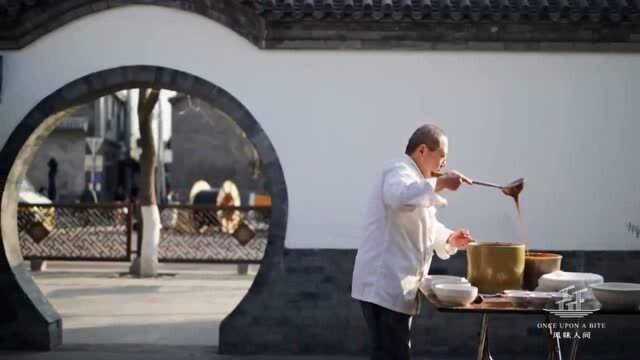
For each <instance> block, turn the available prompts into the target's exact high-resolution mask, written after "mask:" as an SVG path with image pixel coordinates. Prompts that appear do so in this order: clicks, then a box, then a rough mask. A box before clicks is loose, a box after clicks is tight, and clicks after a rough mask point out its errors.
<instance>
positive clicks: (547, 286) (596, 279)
mask: <svg viewBox="0 0 640 360" xmlns="http://www.w3.org/2000/svg"><path fill="white" fill-rule="evenodd" d="M603 282H604V278H603V277H602V276H601V275H598V274H593V273H580V272H566V271H554V272H551V273H548V274H544V275H542V276H541V277H540V279H539V280H538V288H536V290H537V291H560V290H562V289H564V288H567V287H569V286H574V289H573V290H571V292H572V293H573V292H574V291H576V290H582V289H587V288H589V285H593V284H601V283H603Z"/></svg>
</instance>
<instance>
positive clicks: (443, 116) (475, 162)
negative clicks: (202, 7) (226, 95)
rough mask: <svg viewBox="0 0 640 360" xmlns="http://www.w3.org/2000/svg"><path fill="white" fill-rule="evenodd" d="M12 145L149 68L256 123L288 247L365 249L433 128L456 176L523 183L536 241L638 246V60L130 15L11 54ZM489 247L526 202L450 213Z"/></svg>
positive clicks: (0, 128) (8, 125) (492, 197)
mask: <svg viewBox="0 0 640 360" xmlns="http://www.w3.org/2000/svg"><path fill="white" fill-rule="evenodd" d="M4 55H5V69H4V71H5V74H4V75H5V84H4V89H6V90H5V96H4V99H3V100H2V104H1V105H0V116H1V121H0V143H3V142H4V141H5V140H6V138H7V136H8V134H9V132H10V131H11V130H12V129H13V127H14V126H15V124H16V123H17V122H18V121H19V120H20V119H21V118H22V117H23V116H24V115H25V114H26V113H27V112H28V111H29V110H30V109H31V108H32V107H33V106H35V105H36V104H37V102H38V101H40V100H41V99H42V98H43V97H45V96H47V95H48V94H50V93H51V92H53V91H54V90H56V89H57V88H59V87H61V86H63V85H65V84H66V83H68V82H70V81H72V80H74V79H76V78H78V77H80V76H83V75H85V74H87V73H90V72H94V71H97V70H101V69H106V68H111V67H116V66H121V65H134V64H150V65H160V66H166V67H171V68H174V69H178V70H183V71H187V72H189V73H192V74H194V75H197V76H201V77H203V78H206V79H208V80H210V81H212V82H213V83H215V84H217V85H220V86H222V87H223V88H225V89H226V90H227V91H229V92H230V93H231V94H232V95H234V96H235V97H237V98H238V99H239V100H240V101H241V102H242V103H243V104H245V106H246V107H247V108H248V109H249V110H250V111H251V113H252V114H253V115H254V116H255V117H256V118H257V119H258V121H259V122H260V123H261V125H262V127H263V128H264V129H265V131H266V132H267V134H268V135H269V137H270V139H271V141H272V142H273V144H274V146H275V148H276V151H277V152H278V155H279V156H280V161H281V162H282V165H283V167H284V171H285V177H286V181H287V185H288V191H289V200H290V207H289V214H290V218H289V227H288V231H287V241H286V244H287V246H289V247H293V248H300V247H302V248H306V247H312V248H353V247H356V246H357V244H358V242H359V237H358V234H359V228H360V227H359V224H360V221H361V216H360V215H361V213H362V207H363V205H364V199H365V198H366V193H367V191H368V188H369V185H370V184H371V183H372V181H373V179H372V177H373V176H374V174H376V172H377V171H378V169H379V167H380V165H381V164H382V163H383V162H384V161H385V160H386V159H389V158H392V157H395V156H398V155H400V154H401V153H402V151H403V149H404V146H405V143H406V141H407V139H408V137H409V135H410V133H411V132H412V131H413V130H414V128H415V127H416V126H418V125H419V124H421V123H423V122H424V121H426V120H427V119H433V121H434V122H437V123H438V124H440V125H441V126H442V127H444V129H445V130H446V131H447V132H448V134H449V135H450V155H451V157H450V162H449V163H450V165H451V167H454V168H457V169H459V170H461V171H463V172H465V173H466V174H468V175H469V176H472V177H475V178H477V179H479V180H480V179H481V180H487V181H496V182H506V181H508V180H511V179H513V178H516V177H520V176H522V177H525V178H526V179H527V187H526V189H525V192H524V194H523V206H524V211H525V219H526V222H527V224H528V228H529V237H530V238H531V239H532V240H531V243H532V244H533V245H534V246H535V247H543V248H550V249H638V248H640V240H637V239H635V238H634V237H633V236H632V235H631V234H629V233H627V232H626V229H625V223H626V222H627V221H629V220H632V221H636V222H640V211H639V210H640V182H639V181H638V176H640V161H638V160H637V159H636V154H639V153H640V141H636V139H635V137H636V134H640V122H639V121H637V120H636V114H637V113H638V112H639V111H640V101H638V99H637V98H636V96H639V95H636V94H640V67H639V66H640V56H638V55H631V54H560V53H554V54H549V53H499V52H410V51H406V52H405V51H282V50H279V51H265V50H258V49H256V48H255V47H254V46H253V45H251V44H250V43H249V42H247V41H246V40H244V39H243V38H241V37H240V36H238V35H236V34H235V33H233V32H232V31H231V30H228V29H226V28H224V27H223V26H221V25H219V24H216V23H214V22H212V21H210V20H208V19H206V18H204V17H200V16H196V15H192V14H188V13H183V12H179V11H177V10H171V9H165V8H157V7H144V6H141V7H126V8H119V9H116V10H109V11H106V12H102V13H99V14H96V15H93V16H90V17H86V18H84V19H82V20H79V21H76V22H74V23H72V24H70V25H67V26H65V27H64V28H62V29H60V30H58V31H56V32H54V33H53V34H50V35H48V36H46V37H45V38H42V39H40V40H38V41H37V42H36V43H34V44H32V45H30V46H29V47H27V48H26V49H23V50H20V51H17V52H5V53H4ZM440 217H441V220H443V222H445V223H447V224H449V225H451V226H468V227H469V228H470V229H471V230H472V232H473V233H474V234H475V236H476V238H478V239H480V240H492V241H496V240H499V241H508V240H513V239H515V238H517V235H516V231H515V228H514V219H515V212H514V208H513V204H512V203H511V202H510V201H509V200H508V199H507V198H506V197H504V196H501V195H499V194H498V193H497V192H496V191H493V190H488V189H484V188H468V189H464V190H463V191H461V192H459V193H458V194H455V195H452V196H450V197H449V207H448V208H446V209H443V210H442V211H441V212H440Z"/></svg>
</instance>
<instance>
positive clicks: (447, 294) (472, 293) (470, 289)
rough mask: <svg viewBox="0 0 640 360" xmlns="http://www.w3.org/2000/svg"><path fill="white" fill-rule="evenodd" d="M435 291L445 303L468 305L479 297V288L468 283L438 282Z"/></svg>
mask: <svg viewBox="0 0 640 360" xmlns="http://www.w3.org/2000/svg"><path fill="white" fill-rule="evenodd" d="M433 292H434V293H435V294H436V297H437V298H438V300H440V301H441V302H442V303H444V304H445V305H451V306H467V305H469V304H471V303H472V302H473V300H475V299H476V297H478V288H477V287H475V286H470V285H468V284H436V285H435V286H434V287H433Z"/></svg>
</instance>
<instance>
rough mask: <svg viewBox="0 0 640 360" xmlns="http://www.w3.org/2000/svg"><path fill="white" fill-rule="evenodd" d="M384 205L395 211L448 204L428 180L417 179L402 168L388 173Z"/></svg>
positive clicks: (383, 189) (384, 189)
mask: <svg viewBox="0 0 640 360" xmlns="http://www.w3.org/2000/svg"><path fill="white" fill-rule="evenodd" d="M382 197H383V200H384V203H385V204H386V205H387V206H390V207H391V208H393V209H400V208H403V207H409V208H415V207H429V206H434V205H440V204H442V203H443V202H444V203H446V200H444V199H443V198H442V197H441V196H439V195H438V194H436V192H435V188H434V187H433V185H432V184H431V183H430V182H429V181H428V180H427V179H416V177H415V176H414V175H412V174H411V172H410V171H409V170H407V169H404V168H403V167H401V166H398V167H395V168H393V169H391V170H389V171H387V172H386V174H385V177H384V182H383V185H382Z"/></svg>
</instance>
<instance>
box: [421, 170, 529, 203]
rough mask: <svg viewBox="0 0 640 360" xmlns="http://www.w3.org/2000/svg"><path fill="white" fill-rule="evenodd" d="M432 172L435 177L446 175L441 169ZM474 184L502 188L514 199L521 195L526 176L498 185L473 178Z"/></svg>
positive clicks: (503, 191)
mask: <svg viewBox="0 0 640 360" xmlns="http://www.w3.org/2000/svg"><path fill="white" fill-rule="evenodd" d="M432 174H433V176H435V177H440V176H442V175H444V173H442V172H439V171H433V172H432ZM472 185H481V186H487V187H492V188H496V189H500V190H502V193H504V194H505V195H507V196H510V197H512V198H514V199H517V198H518V196H519V195H520V193H521V192H522V190H523V189H524V178H519V179H516V180H513V181H512V182H510V183H508V184H507V185H497V184H493V183H489V182H484V181H476V180H473V181H472Z"/></svg>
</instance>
